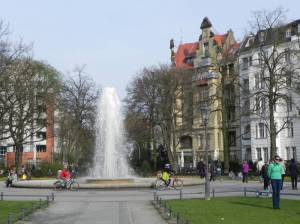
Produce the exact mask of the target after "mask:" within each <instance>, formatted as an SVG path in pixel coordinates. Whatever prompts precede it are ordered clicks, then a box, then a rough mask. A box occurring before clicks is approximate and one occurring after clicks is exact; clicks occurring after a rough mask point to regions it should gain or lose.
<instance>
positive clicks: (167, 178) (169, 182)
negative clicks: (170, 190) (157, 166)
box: [162, 163, 175, 187]
mask: <svg viewBox="0 0 300 224" xmlns="http://www.w3.org/2000/svg"><path fill="white" fill-rule="evenodd" d="M174 173H175V172H174V171H173V170H172V168H171V165H170V164H168V163H167V164H165V167H164V169H163V172H162V180H163V181H164V182H165V184H166V186H167V187H170V186H173V181H174V178H173V176H174Z"/></svg>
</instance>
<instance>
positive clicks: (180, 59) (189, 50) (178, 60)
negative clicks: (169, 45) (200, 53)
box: [174, 42, 198, 68]
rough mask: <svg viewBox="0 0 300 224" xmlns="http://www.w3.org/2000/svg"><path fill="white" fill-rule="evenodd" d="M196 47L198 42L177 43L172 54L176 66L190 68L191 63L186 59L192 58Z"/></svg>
mask: <svg viewBox="0 0 300 224" xmlns="http://www.w3.org/2000/svg"><path fill="white" fill-rule="evenodd" d="M197 49H198V42H195V43H186V44H181V45H179V47H178V49H177V52H176V53H175V56H174V62H175V66H176V68H192V67H193V64H190V63H186V59H188V58H194V57H195V55H196V51H197Z"/></svg>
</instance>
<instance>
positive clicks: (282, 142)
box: [238, 20, 300, 161]
mask: <svg viewBox="0 0 300 224" xmlns="http://www.w3.org/2000/svg"><path fill="white" fill-rule="evenodd" d="M276 32H277V34H279V35H278V36H279V37H278V43H279V45H278V48H277V51H276V54H275V55H276V57H277V58H279V57H278V55H280V54H281V53H282V55H283V57H282V58H281V60H280V63H278V66H279V67H281V69H283V68H289V67H292V68H293V69H295V68H296V67H298V68H300V57H299V56H300V55H298V57H296V56H295V55H294V54H293V53H292V52H293V51H294V50H296V49H299V43H300V42H299V34H300V20H297V21H294V22H292V23H289V24H287V25H284V26H281V27H280V28H278V29H277V31H276ZM274 37H275V35H274V34H273V32H272V31H270V30H268V31H266V30H260V31H259V32H257V34H255V35H253V36H248V37H246V38H245V39H244V41H243V43H242V45H241V48H240V53H239V58H238V64H239V73H240V86H241V88H240V89H241V94H240V102H241V103H240V104H241V105H240V106H241V151H242V159H247V160H253V161H257V160H258V159H259V158H262V159H263V160H264V161H267V160H269V159H270V138H269V131H268V127H269V121H268V119H269V110H268V107H269V104H268V100H267V98H266V95H265V93H266V90H267V89H268V87H267V86H268V80H269V79H268V78H269V76H268V74H269V73H268V72H265V71H266V69H265V70H264V71H263V72H262V67H263V66H264V65H265V62H264V60H263V59H264V58H265V57H266V55H267V56H269V55H272V52H274V51H273V50H274V49H275V48H274V47H273V44H272V43H274ZM283 52H290V53H283ZM262 54H264V56H262ZM287 70H289V69H287ZM299 73H300V70H298V71H297V70H295V71H294V72H293V76H286V75H284V76H283V75H282V76H279V78H278V83H277V86H279V87H278V89H280V91H279V93H281V94H283V95H284V96H285V100H283V99H282V98H281V99H280V100H279V101H278V102H277V103H276V105H274V110H275V112H274V117H275V122H276V128H277V130H278V131H279V130H280V129H281V128H282V130H281V131H280V132H279V134H278V135H277V137H276V147H277V154H278V155H279V156H280V157H282V158H283V159H284V160H290V159H291V158H295V159H297V160H298V161H300V96H299V95H298V93H300V91H299V87H300V85H299V84H300V79H299ZM281 74H282V73H281ZM284 74H286V73H284ZM297 76H298V77H297ZM297 92H298V93H297Z"/></svg>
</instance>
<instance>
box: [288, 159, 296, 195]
mask: <svg viewBox="0 0 300 224" xmlns="http://www.w3.org/2000/svg"><path fill="white" fill-rule="evenodd" d="M289 172H290V175H291V180H292V188H293V190H298V188H297V181H298V166H297V163H296V161H295V159H291V163H290V165H289Z"/></svg>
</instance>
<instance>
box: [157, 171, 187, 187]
mask: <svg viewBox="0 0 300 224" xmlns="http://www.w3.org/2000/svg"><path fill="white" fill-rule="evenodd" d="M171 182H172V185H168V186H167V184H166V182H165V181H164V180H163V179H162V174H161V172H159V173H158V174H157V179H156V181H155V189H156V190H159V191H162V190H167V189H176V190H181V189H182V188H183V181H182V180H181V179H179V178H177V177H176V176H172V177H171Z"/></svg>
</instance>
